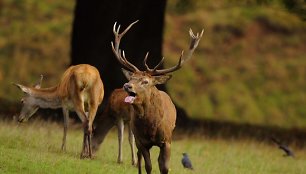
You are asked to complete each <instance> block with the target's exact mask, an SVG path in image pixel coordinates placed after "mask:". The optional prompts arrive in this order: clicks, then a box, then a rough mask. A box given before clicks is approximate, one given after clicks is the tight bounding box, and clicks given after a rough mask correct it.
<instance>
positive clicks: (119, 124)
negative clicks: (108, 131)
mask: <svg viewBox="0 0 306 174" xmlns="http://www.w3.org/2000/svg"><path fill="white" fill-rule="evenodd" d="M117 127H118V146H119V147H118V148H119V149H118V159H117V163H122V161H123V160H122V142H123V135H124V121H123V119H122V118H119V119H118V120H117Z"/></svg>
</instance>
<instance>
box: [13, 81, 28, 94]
mask: <svg viewBox="0 0 306 174" xmlns="http://www.w3.org/2000/svg"><path fill="white" fill-rule="evenodd" d="M13 85H15V86H17V87H18V88H19V89H20V90H21V91H22V92H24V93H26V94H30V93H31V89H30V88H28V87H26V86H23V85H20V84H16V83H13Z"/></svg>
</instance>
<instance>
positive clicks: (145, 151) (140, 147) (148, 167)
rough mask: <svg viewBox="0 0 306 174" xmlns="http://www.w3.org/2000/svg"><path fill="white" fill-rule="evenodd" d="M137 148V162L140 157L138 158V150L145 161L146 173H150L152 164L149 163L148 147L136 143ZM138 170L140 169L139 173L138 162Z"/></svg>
mask: <svg viewBox="0 0 306 174" xmlns="http://www.w3.org/2000/svg"><path fill="white" fill-rule="evenodd" d="M137 148H138V152H137V156H138V162H140V160H141V158H140V159H139V151H140V152H141V154H142V156H143V159H144V161H145V168H146V172H147V174H151V171H152V164H151V159H150V151H149V150H150V147H144V146H143V145H141V144H139V143H137ZM138 171H140V173H141V165H140V164H139V166H138Z"/></svg>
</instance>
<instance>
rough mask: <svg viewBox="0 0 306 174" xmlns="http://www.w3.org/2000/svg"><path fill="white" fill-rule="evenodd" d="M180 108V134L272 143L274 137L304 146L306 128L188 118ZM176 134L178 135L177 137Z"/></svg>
mask: <svg viewBox="0 0 306 174" xmlns="http://www.w3.org/2000/svg"><path fill="white" fill-rule="evenodd" d="M182 112H184V111H183V110H182V109H181V108H178V114H180V116H179V117H178V119H177V123H176V124H177V127H176V130H175V131H176V133H177V134H178V135H179V136H180V135H183V136H185V135H189V136H192V135H195V136H202V135H203V136H204V137H208V138H221V139H225V140H226V139H231V140H233V139H249V140H255V141H258V142H263V143H269V144H271V143H273V141H272V140H271V138H272V137H273V138H276V139H278V140H280V141H281V142H282V143H284V144H290V145H294V146H296V147H298V148H304V147H305V146H306V128H305V129H301V128H281V127H277V126H264V125H252V124H242V123H233V122H228V121H217V120H207V119H190V118H188V117H186V116H182V115H186V114H184V113H182ZM179 136H178V137H179Z"/></svg>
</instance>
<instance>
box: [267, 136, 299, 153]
mask: <svg viewBox="0 0 306 174" xmlns="http://www.w3.org/2000/svg"><path fill="white" fill-rule="evenodd" d="M271 140H272V141H273V142H274V143H275V144H277V145H278V148H280V149H281V150H283V151H284V152H285V154H284V156H285V157H287V156H289V157H294V153H293V151H292V150H291V149H290V148H289V147H288V146H287V145H285V144H283V143H281V142H280V141H279V140H277V139H276V138H274V137H272V138H271Z"/></svg>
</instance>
